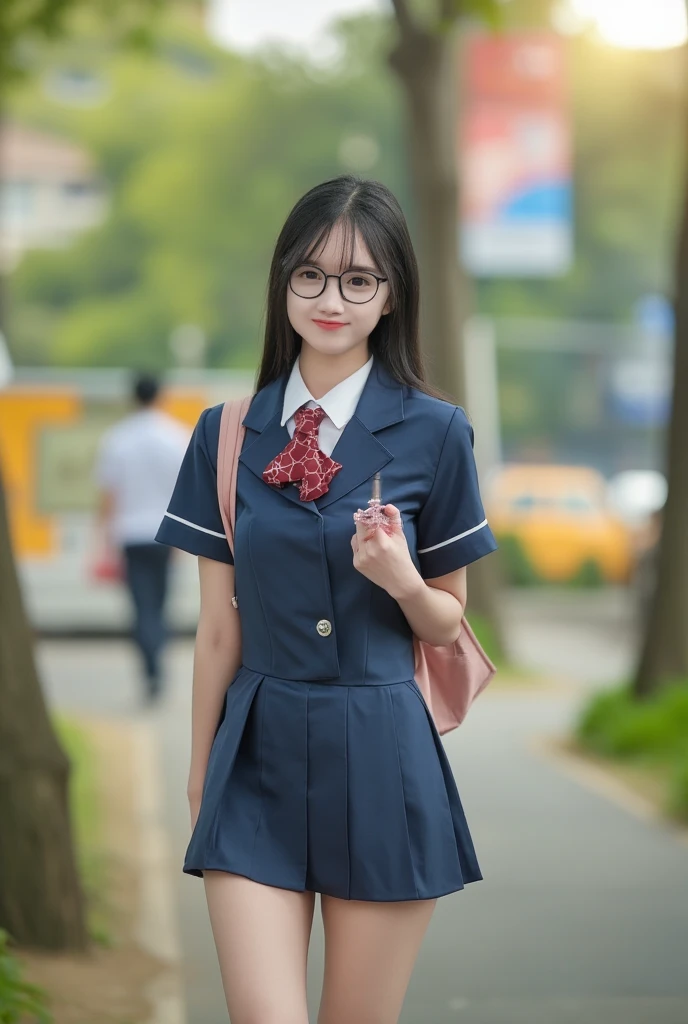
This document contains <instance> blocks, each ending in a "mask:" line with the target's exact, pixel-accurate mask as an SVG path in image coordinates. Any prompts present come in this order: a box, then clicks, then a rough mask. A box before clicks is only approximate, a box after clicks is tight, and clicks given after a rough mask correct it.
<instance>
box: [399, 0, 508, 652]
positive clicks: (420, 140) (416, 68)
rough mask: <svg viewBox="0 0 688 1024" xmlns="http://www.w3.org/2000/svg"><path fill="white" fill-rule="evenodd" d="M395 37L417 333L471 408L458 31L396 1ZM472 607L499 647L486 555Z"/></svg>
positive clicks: (494, 573) (440, 375)
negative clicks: (423, 19) (416, 281)
mask: <svg viewBox="0 0 688 1024" xmlns="http://www.w3.org/2000/svg"><path fill="white" fill-rule="evenodd" d="M394 7H395V10H396V12H397V23H398V26H399V39H398V43H397V46H396V48H395V49H394V50H393V51H392V53H391V54H390V64H391V66H392V68H393V69H394V71H395V72H396V74H397V75H398V77H399V79H400V81H401V84H402V87H403V90H404V95H405V99H406V107H407V122H408V153H409V160H410V166H411V177H412V190H413V195H414V201H415V207H416V214H417V230H416V236H417V237H416V247H417V251H418V262H419V267H420V278H421V296H422V298H421V337H422V342H423V352H424V354H425V355H426V356H427V363H428V371H429V376H430V379H431V381H432V383H433V384H435V385H436V386H437V387H439V388H442V390H444V391H447V392H449V393H450V394H451V395H453V396H454V398H455V400H456V401H457V402H458V403H459V404H461V405H465V406H466V408H467V410H468V411H469V412H470V401H469V396H467V395H466V379H465V376H466V375H465V371H464V362H463V344H462V339H463V331H464V325H465V323H466V321H467V319H468V317H469V316H470V314H471V312H472V306H473V299H472V288H471V282H470V280H469V279H468V277H467V275H466V274H465V272H464V269H463V267H462V266H461V261H460V259H459V251H458V249H459V180H458V172H457V152H458V142H457V132H458V118H459V87H458V82H457V64H458V61H459V50H458V45H457V34H456V32H451V31H433V30H432V29H426V28H425V27H424V26H422V25H420V24H419V23H418V22H417V21H416V20H415V19H414V18H413V17H412V15H411V14H410V12H409V10H408V8H407V5H406V4H405V3H403V2H395V3H394ZM469 591H470V599H469V600H470V609H471V611H475V612H477V613H479V614H480V615H483V616H484V617H485V618H487V619H488V621H489V623H490V625H491V627H492V630H493V634H494V637H495V642H496V646H497V647H498V649H499V651H500V652H501V651H503V649H504V638H503V631H502V625H501V619H500V616H499V614H498V610H497V591H498V566H497V565H496V560H495V559H489V558H483V559H481V560H480V561H479V562H477V563H476V564H475V565H472V566H470V568H469Z"/></svg>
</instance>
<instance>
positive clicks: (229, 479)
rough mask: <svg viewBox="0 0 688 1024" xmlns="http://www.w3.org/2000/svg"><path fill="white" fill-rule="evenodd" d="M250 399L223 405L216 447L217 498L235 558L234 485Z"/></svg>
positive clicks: (241, 399) (249, 397)
mask: <svg viewBox="0 0 688 1024" xmlns="http://www.w3.org/2000/svg"><path fill="white" fill-rule="evenodd" d="M252 398H253V395H247V396H246V397H245V398H240V399H235V400H234V401H231V402H225V404H224V405H223V407H222V416H221V418H220V439H219V442H218V446H217V498H218V503H219V505H220V514H221V516H222V523H223V525H224V528H225V534H226V537H227V543H228V544H229V550H230V551H231V552H232V556H233V555H234V524H235V522H236V484H237V472H238V470H239V455H240V453H241V446H242V444H243V441H244V435H245V433H246V427H244V426H242V420H243V418H244V416H245V415H246V413H247V412H248V409H249V406H250V404H251V399H252Z"/></svg>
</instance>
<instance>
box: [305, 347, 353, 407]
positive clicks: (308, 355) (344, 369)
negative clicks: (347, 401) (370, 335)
mask: <svg viewBox="0 0 688 1024" xmlns="http://www.w3.org/2000/svg"><path fill="white" fill-rule="evenodd" d="M369 359H370V352H369V351H368V341H367V340H366V341H364V342H363V343H362V344H361V345H358V346H357V347H356V348H352V349H350V350H349V351H348V352H342V353H341V354H340V355H328V354H327V353H324V352H318V351H317V350H316V349H314V348H312V347H311V346H310V345H308V344H306V342H302V344H301V353H300V355H299V370H300V371H301V376H302V377H303V382H304V384H305V385H306V387H307V388H308V390H309V391H310V393H311V394H312V395H313V398H315V399H316V401H317V399H319V398H322V396H323V395H326V394H327V392H328V391H331V390H332V388H334V387H336V386H337V384H340V383H341V382H342V381H343V380H346V378H347V377H350V376H351V374H352V373H355V372H356V370H360V369H361V367H362V366H365V364H366V363H367V362H368V360H369Z"/></svg>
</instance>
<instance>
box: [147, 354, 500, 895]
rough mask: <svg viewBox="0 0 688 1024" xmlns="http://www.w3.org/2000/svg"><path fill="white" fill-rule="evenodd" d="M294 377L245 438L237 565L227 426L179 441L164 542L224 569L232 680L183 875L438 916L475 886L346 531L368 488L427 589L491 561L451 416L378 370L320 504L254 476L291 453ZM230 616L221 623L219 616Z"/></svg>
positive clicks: (465, 845)
mask: <svg viewBox="0 0 688 1024" xmlns="http://www.w3.org/2000/svg"><path fill="white" fill-rule="evenodd" d="M287 379H288V374H287V375H283V376H282V377H280V378H279V379H277V380H275V381H273V382H272V383H270V384H268V385H267V386H266V387H264V388H262V389H261V390H260V391H259V392H258V393H257V394H256V395H255V397H254V399H253V401H252V404H251V407H250V410H249V412H248V414H247V415H246V417H245V419H244V424H245V425H246V428H247V430H246V436H245V438H244V443H243V448H242V451H241V455H240V459H239V470H238V479H237V522H236V535H235V553H234V559H232V555H231V553H230V551H229V547H228V544H227V541H226V538H225V534H224V530H223V526H222V519H221V516H220V510H219V506H218V500H217V494H216V480H217V475H216V467H217V446H218V436H219V428H220V416H221V411H222V407H221V406H219V405H218V406H215V407H213V408H210V409H206V410H205V411H204V412H203V413H202V414H201V417H200V419H199V421H198V424H197V426H196V429H195V431H194V434H193V437H192V439H191V441H190V444H189V448H188V451H187V453H186V456H185V459H184V463H183V466H182V468H181V470H180V473H179V478H178V481H177V484H176V487H175V490H174V493H173V496H172V499H171V501H170V506H169V510H168V512H167V513H166V515H165V517H164V520H163V522H162V524H161V526H160V529H159V531H158V534H157V540H158V541H160V542H162V543H164V544H170V545H173V546H175V547H178V548H182V549H183V550H185V551H189V552H191V553H193V554H196V555H204V556H205V557H207V558H214V559H218V560H219V561H222V562H229V563H232V562H233V561H234V564H235V587H236V595H237V598H238V606H239V614H240V618H241V636H242V664H241V667H240V668H239V670H238V672H237V673H236V675H235V676H234V678H233V679H232V680H231V683H230V686H229V689H228V691H227V696H226V699H225V703H224V708H223V714H222V718H221V723H220V726H219V728H218V731H217V733H216V736H215V740H214V743H213V746H212V750H211V753H210V758H209V762H208V767H207V772H206V778H205V785H204V791H203V798H202V803H201V809H200V813H199V816H198V821H197V823H196V827H195V829H194V832H193V836H192V838H191V842H190V844H189V847H188V850H187V854H186V859H185V862H184V871H186V872H187V873H189V874H192V875H202V872H203V870H204V869H209V870H210V869H215V870H222V871H229V872H235V873H237V874H240V875H244V876H247V877H248V878H252V879H255V880H256V881H258V882H262V883H264V884H267V885H273V886H279V887H281V888H285V889H293V890H299V891H302V890H312V891H315V892H320V893H327V894H329V895H332V896H336V897H340V898H342V899H353V900H372V901H391V900H416V899H430V898H432V897H437V896H442V895H444V894H446V893H449V892H454V891H456V890H459V889H462V888H463V887H464V885H465V884H466V883H468V882H474V881H476V880H478V879H480V878H482V875H481V873H480V868H479V866H478V861H477V858H476V854H475V850H474V847H473V842H472V840H471V835H470V832H469V830H468V825H467V823H466V819H465V816H464V812H463V808H462V805H461V801H460V798H459V793H458V790H457V787H456V783H455V781H454V778H453V776H452V772H451V768H450V766H449V762H448V760H447V756H446V754H445V751H444V748H443V746H442V742H441V740H440V737H439V735H438V733H437V731H436V729H435V727H434V724H433V722H432V719H431V717H430V713H429V711H428V709H427V706H426V704H425V702H424V700H423V698H422V696H421V693H420V690H419V689H418V686H417V684H416V682H415V680H414V677H413V674H414V653H413V636H412V632H411V629H410V627H409V624H408V622H407V620H406V618H405V616H404V614H403V613H402V611H401V608H400V607H399V605H398V603H397V602H396V601H395V600H394V599H393V598H392V597H390V596H389V594H388V593H387V591H386V590H384V589H383V588H382V587H379V586H377V585H376V584H375V583H371V582H370V580H368V579H367V578H366V577H365V576H363V575H362V574H361V573H360V572H358V570H357V569H355V568H354V566H353V552H352V548H351V536H352V534H353V532H354V529H355V524H354V521H353V518H352V516H353V513H354V512H355V511H356V509H358V508H365V507H366V505H367V502H368V499H369V497H370V493H371V482H372V477H373V475H374V474H375V473H376V472H377V471H378V470H379V471H380V472H381V480H382V499H383V502H391V503H392V504H394V505H396V506H397V507H398V508H399V509H400V511H401V514H402V518H403V525H404V532H405V535H406V539H407V541H408V546H409V550H410V553H411V557H412V559H413V561H414V563H415V565H416V566H417V567H418V569H419V571H420V573H421V575H422V576H423V578H425V579H431V578H432V577H436V576H442V575H444V574H445V573H449V572H452V571H453V570H455V569H458V568H460V567H461V566H464V565H467V564H468V563H469V562H473V561H475V560H476V559H478V558H480V557H482V556H483V555H486V554H488V553H489V552H491V551H493V550H494V549H495V548H496V543H495V540H494V537H493V535H492V532H491V531H490V528H489V526H488V525H487V523H486V521H485V514H484V511H483V506H482V503H481V499H480V494H479V490H478V481H477V475H476V467H475V461H474V457H473V430H472V428H471V426H470V424H469V422H468V420H467V418H466V415H465V413H464V412H463V410H462V409H461V408H459V407H457V406H455V405H452V404H451V403H448V402H443V401H440V400H438V399H435V398H431V397H429V396H428V395H425V394H423V393H422V392H421V391H418V390H416V389H415V388H412V387H408V386H405V385H400V384H398V383H397V382H396V381H395V380H394V379H393V378H392V377H391V376H390V374H389V373H388V371H387V370H386V368H385V367H384V366H383V364H382V363H380V362H379V361H378V360H377V359H375V361H374V363H373V366H372V369H371V372H370V374H369V376H368V378H367V380H366V383H365V386H364V389H363V391H362V393H361V396H360V398H359V400H358V404H357V406H356V410H355V413H354V415H353V416H352V418H351V419H350V420H349V421H348V423H347V424H346V426H345V427H344V431H343V433H342V435H341V437H340V438H339V440H338V442H337V444H336V447H335V449H334V450H333V452H332V457H333V458H334V459H336V460H337V462H340V463H341V464H342V469H341V470H340V471H339V472H338V474H337V475H336V476H335V477H334V479H333V480H332V482H331V484H330V487H329V490H328V491H327V493H326V494H324V495H322V497H320V498H316V499H315V500H314V501H301V500H300V498H299V492H298V486H297V485H296V484H293V483H290V484H287V485H286V487H284V488H283V489H279V488H276V487H273V486H271V485H269V484H266V483H265V482H264V481H263V480H262V476H261V475H262V472H263V470H264V469H265V467H266V466H267V464H268V463H269V462H270V460H271V459H273V458H274V456H275V455H277V453H278V452H280V451H281V450H282V449H283V448H284V446H285V445H286V444H287V443H288V442H289V439H290V438H289V433H288V430H287V427H286V425H285V426H282V425H281V424H280V419H281V413H282V404H283V396H284V390H285V386H286V382H287ZM227 614H228V615H230V614H233V612H232V609H231V608H228V609H227Z"/></svg>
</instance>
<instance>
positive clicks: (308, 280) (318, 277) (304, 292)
mask: <svg viewBox="0 0 688 1024" xmlns="http://www.w3.org/2000/svg"><path fill="white" fill-rule="evenodd" d="M340 280H341V289H342V294H343V296H344V298H345V299H347V300H348V301H349V302H368V301H369V300H370V299H372V298H373V297H374V295H375V293H376V292H377V288H378V281H377V278H376V277H374V276H373V275H372V274H365V273H362V272H361V271H360V270H349V271H347V272H346V273H345V274H342V277H341V278H340ZM325 283H326V277H325V274H324V273H323V271H322V270H319V269H318V268H317V267H310V266H302V267H297V268H296V270H295V271H294V272H293V273H292V275H291V278H290V284H291V288H292V291H293V292H295V294H296V295H299V296H301V298H302V299H314V298H316V297H317V296H318V295H320V294H321V293H322V292H323V291H324V290H325Z"/></svg>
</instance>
